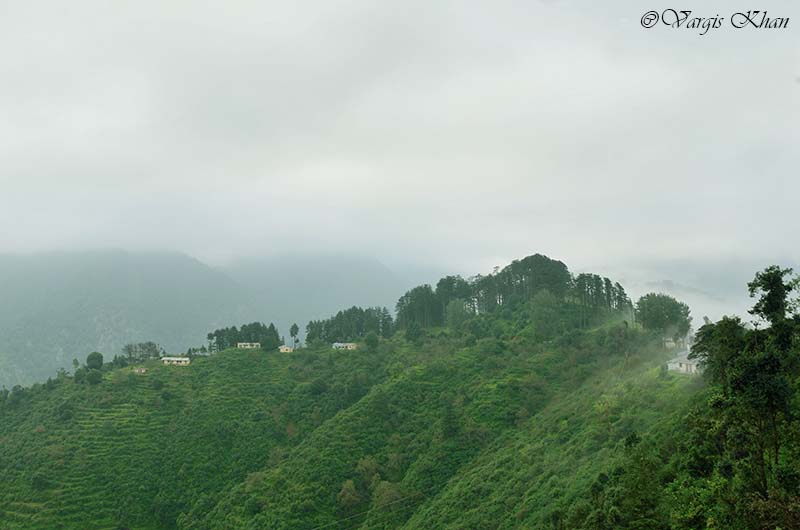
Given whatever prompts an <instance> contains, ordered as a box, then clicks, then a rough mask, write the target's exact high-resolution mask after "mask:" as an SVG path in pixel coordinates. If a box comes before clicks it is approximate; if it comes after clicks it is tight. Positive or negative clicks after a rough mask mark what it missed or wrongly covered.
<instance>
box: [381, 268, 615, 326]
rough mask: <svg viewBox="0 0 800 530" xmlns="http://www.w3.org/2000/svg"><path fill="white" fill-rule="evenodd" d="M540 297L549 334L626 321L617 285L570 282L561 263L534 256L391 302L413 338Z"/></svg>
mask: <svg viewBox="0 0 800 530" xmlns="http://www.w3.org/2000/svg"><path fill="white" fill-rule="evenodd" d="M545 292H546V293H549V295H550V296H552V302H551V303H550V305H551V306H555V305H557V306H558V309H557V310H553V311H552V314H551V315H549V316H550V317H552V318H554V319H555V320H554V321H553V323H552V325H553V326H554V329H558V330H561V331H563V330H564V329H568V328H573V327H584V328H585V327H589V326H592V325H596V324H597V323H598V322H602V321H603V320H605V319H606V318H608V316H609V315H610V314H626V315H627V314H628V313H629V312H630V310H631V301H630V299H629V298H628V296H627V294H626V293H625V289H623V287H622V286H621V285H620V284H619V283H612V282H611V280H609V279H608V278H603V277H600V276H598V275H596V274H578V275H577V276H574V277H573V275H572V274H570V272H569V270H568V269H567V266H566V265H564V263H562V262H560V261H556V260H552V259H550V258H548V257H547V256H543V255H541V254H534V255H532V256H528V257H526V258H523V259H520V260H515V261H513V262H512V263H511V264H509V265H508V266H506V267H504V268H503V269H501V270H496V271H495V272H493V273H492V274H489V275H486V276H482V275H478V276H475V277H473V278H470V279H469V280H465V279H463V278H461V277H460V276H446V277H444V278H442V279H441V280H439V282H438V283H437V284H436V289H435V290H434V289H433V288H432V287H431V286H430V285H420V286H418V287H415V288H414V289H411V290H410V291H408V292H407V293H406V294H404V295H403V296H402V297H401V298H400V300H398V301H397V307H396V311H397V326H398V327H399V328H401V329H408V328H409V327H413V328H414V330H415V331H414V332H416V327H419V328H422V329H425V328H429V327H437V326H444V325H447V326H449V327H454V325H456V324H457V323H461V322H463V321H464V320H468V318H469V315H475V314H483V313H492V312H495V311H498V310H501V309H502V308H511V309H514V308H516V307H517V306H519V305H520V304H525V303H529V302H531V301H532V300H534V299H535V298H536V297H537V296H539V295H541V294H542V293H545ZM628 318H630V317H628ZM456 327H457V326H456Z"/></svg>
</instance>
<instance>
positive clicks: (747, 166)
mask: <svg viewBox="0 0 800 530" xmlns="http://www.w3.org/2000/svg"><path fill="white" fill-rule="evenodd" d="M737 7H739V6H733V7H731V5H730V3H729V2H716V3H707V4H706V5H705V6H704V7H703V8H702V9H701V8H699V7H698V8H697V11H698V13H699V12H701V11H702V12H703V13H706V12H707V16H713V15H714V14H716V13H717V12H728V11H731V10H732V9H735V8H737ZM765 8H768V9H770V10H771V12H774V13H776V14H778V13H782V14H783V13H785V14H786V16H794V17H796V18H797V20H798V22H800V12H798V9H797V8H796V7H795V6H794V5H793V4H791V3H789V2H771V3H770V5H769V6H765ZM2 9H3V10H4V12H3V16H2V17H1V18H0V20H2V22H0V65H2V66H0V68H2V76H3V79H4V80H6V81H7V82H4V83H2V85H0V118H2V119H0V186H2V193H1V194H0V226H3V227H4V230H2V231H0V249H1V250H4V251H9V250H11V251H15V250H19V251H27V250H34V249H45V248H64V247H67V248H72V247H81V246H84V247H85V246H92V247H97V246H115V247H126V248H153V247H155V248H174V249H179V250H183V251H186V252H189V253H191V254H193V255H197V256H199V257H201V258H205V259H209V260H212V261H215V260H216V261H220V260H224V259H227V258H230V257H232V256H236V255H245V254H261V253H272V252H277V251H278V249H280V251H281V252H282V253H283V252H286V250H287V249H294V250H297V251H300V250H314V249H319V250H325V251H340V252H356V251H357V252H359V253H362V254H369V255H375V256H378V257H380V258H381V259H384V260H386V261H389V262H395V263H423V264H437V265H441V266H446V267H450V268H456V269H458V270H464V271H471V272H475V271H476V270H487V269H488V268H489V267H491V266H492V265H495V264H501V263H503V261H506V260H509V259H512V258H514V257H519V256H521V255H524V254H527V253H531V252H535V251H542V252H547V253H550V254H552V255H554V256H556V257H559V258H562V259H564V260H565V261H567V262H568V263H570V264H575V266H577V267H584V266H591V265H592V264H593V263H608V262H610V261H616V262H619V263H624V262H626V261H629V260H631V259H634V258H636V259H666V258H670V259H671V258H676V259H678V258H680V259H688V258H696V259H706V258H712V257H713V258H715V259H716V258H718V257H719V256H728V255H730V256H745V257H747V256H756V255H759V256H761V255H764V256H772V255H778V254H780V255H785V254H786V252H790V253H791V252H795V253H796V250H792V249H787V247H788V245H787V243H786V234H791V233H794V232H796V231H797V229H798V228H800V221H798V220H797V216H794V215H792V213H793V205H794V203H795V202H796V197H797V196H798V191H800V184H798V180H797V179H796V178H793V175H794V173H796V168H797V167H798V166H799V165H800V164H798V162H800V159H799V157H800V155H798V150H797V149H796V146H797V145H798V140H800V137H799V136H800V130H799V129H798V127H797V123H798V118H800V87H799V86H798V84H797V83H796V82H795V80H796V78H797V75H798V71H800V68H799V66H800V65H798V58H797V54H796V50H797V32H796V31H794V30H791V29H789V30H788V31H784V32H771V33H765V32H761V33H757V32H743V31H738V32H737V31H733V30H731V29H730V28H727V29H725V28H723V29H721V30H718V31H717V32H716V33H713V34H709V35H705V36H699V35H697V34H696V33H693V32H689V31H674V30H670V29H669V28H654V29H653V30H644V29H642V28H641V27H640V26H639V23H638V22H639V17H640V16H641V14H642V13H641V11H642V8H641V6H639V4H637V3H634V2H623V3H618V4H615V5H614V6H613V7H608V6H599V5H595V6H585V5H578V3H575V2H556V1H551V2H517V1H501V2H494V3H492V4H491V5H489V4H487V3H485V2H471V1H467V2H451V1H445V2H436V3H430V2H421V1H410V2H404V3H403V4H397V5H389V4H385V3H376V2H367V1H355V0H351V1H344V0H339V1H326V2H312V1H306V2H295V3H265V2H235V3H230V2H227V3H223V2H217V3H215V2H211V3H204V4H197V3H192V2H177V1H176V2H114V3H113V4H109V3H107V2H94V1H91V2H90V1H78V2H70V3H68V4H64V3H58V2H41V1H39V2H37V1H32V2H25V3H16V4H13V5H10V4H8V5H5V6H4V7H3V8H2ZM789 257H791V258H793V259H797V258H798V256H797V254H794V255H790V256H789Z"/></svg>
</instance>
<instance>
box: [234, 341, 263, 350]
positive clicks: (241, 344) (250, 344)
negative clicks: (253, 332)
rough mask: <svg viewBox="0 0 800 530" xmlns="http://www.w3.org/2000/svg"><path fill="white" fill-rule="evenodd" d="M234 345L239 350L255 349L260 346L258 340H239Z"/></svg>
mask: <svg viewBox="0 0 800 530" xmlns="http://www.w3.org/2000/svg"><path fill="white" fill-rule="evenodd" d="M236 347H237V348H238V349H240V350H257V349H259V348H261V343H260V342H239V343H237V344H236Z"/></svg>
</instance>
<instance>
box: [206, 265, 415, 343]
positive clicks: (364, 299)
mask: <svg viewBox="0 0 800 530" xmlns="http://www.w3.org/2000/svg"><path fill="white" fill-rule="evenodd" d="M221 270H222V271H223V272H224V273H226V274H227V275H228V276H230V277H231V278H232V279H233V280H234V281H236V282H237V283H238V284H239V285H243V286H246V287H247V290H248V294H249V295H250V296H251V297H254V298H255V299H256V300H257V304H258V307H259V308H260V310H261V311H262V312H263V314H264V315H265V317H264V318H265V319H266V320H268V321H270V322H275V325H276V326H278V329H279V330H281V332H282V333H286V330H288V329H289V326H291V325H292V323H293V322H297V323H298V325H299V326H300V327H301V328H302V329H304V328H305V324H306V323H307V322H308V321H309V320H312V319H318V318H325V317H328V316H330V315H332V314H334V313H336V312H337V311H339V310H341V309H344V308H347V307H351V306H354V305H357V306H361V307H369V306H386V307H388V308H389V309H390V310H393V309H394V305H395V303H396V302H397V299H398V298H399V297H400V296H401V295H402V294H403V293H404V292H405V291H406V290H407V289H408V288H410V287H411V286H412V285H413V284H411V283H410V282H408V281H404V280H403V279H401V278H400V277H398V276H397V275H396V274H395V273H394V272H392V271H391V270H389V269H388V268H387V267H386V266H384V265H383V264H382V263H380V262H379V261H377V260H375V259H371V258H363V257H348V256H335V255H329V254H327V255H326V254H306V255H294V256H278V257H270V258H245V259H240V260H237V261H235V262H233V263H231V264H230V265H228V266H226V267H224V268H222V269H221ZM301 333H302V332H301Z"/></svg>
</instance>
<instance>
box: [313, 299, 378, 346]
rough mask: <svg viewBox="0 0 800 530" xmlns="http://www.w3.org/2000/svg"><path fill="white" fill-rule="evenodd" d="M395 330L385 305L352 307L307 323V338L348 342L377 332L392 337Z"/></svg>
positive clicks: (330, 341) (328, 341)
mask: <svg viewBox="0 0 800 530" xmlns="http://www.w3.org/2000/svg"><path fill="white" fill-rule="evenodd" d="M393 331H394V322H393V319H392V315H391V314H390V313H389V310H388V309H386V308H385V307H368V308H366V309H363V308H360V307H351V308H350V309H345V310H344V311H339V312H338V313H336V314H335V315H334V316H332V317H331V318H328V319H324V320H312V321H311V322H309V323H308V325H306V340H307V341H309V342H314V341H322V342H327V343H332V342H348V341H352V340H356V339H360V338H363V337H365V336H366V335H367V334H368V333H375V334H376V335H380V336H382V337H390V336H391V335H392V332H393Z"/></svg>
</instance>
